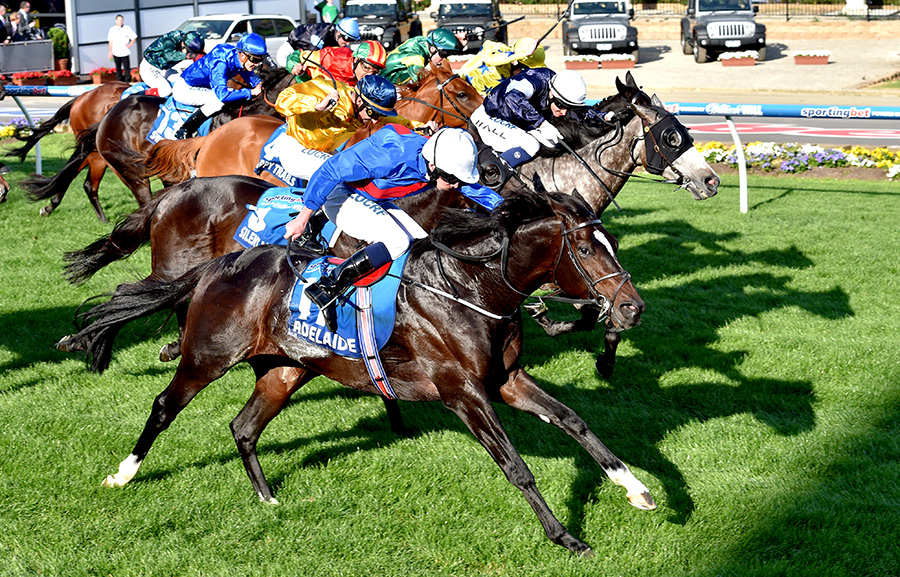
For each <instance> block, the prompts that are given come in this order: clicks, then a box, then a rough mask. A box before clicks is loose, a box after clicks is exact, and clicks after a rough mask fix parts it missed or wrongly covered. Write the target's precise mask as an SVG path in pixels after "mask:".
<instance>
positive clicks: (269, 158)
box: [255, 124, 303, 187]
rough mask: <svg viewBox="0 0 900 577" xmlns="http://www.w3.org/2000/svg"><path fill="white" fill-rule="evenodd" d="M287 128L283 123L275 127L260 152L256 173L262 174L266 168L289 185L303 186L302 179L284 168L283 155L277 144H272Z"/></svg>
mask: <svg viewBox="0 0 900 577" xmlns="http://www.w3.org/2000/svg"><path fill="white" fill-rule="evenodd" d="M286 130H287V124H282V125H281V126H279V127H278V128H276V129H275V132H273V133H272V136H270V137H269V139H268V140H267V141H266V144H265V145H264V146H263V147H262V150H261V151H260V153H259V162H258V163H257V164H256V170H255V172H256V174H262V171H264V170H265V171H266V172H268V173H269V174H271V175H272V176H274V177H275V178H277V179H279V180H280V181H281V182H283V183H285V184H286V185H288V186H293V187H299V186H303V180H302V179H300V178H298V177H296V176H294V175H293V174H291V173H290V172H288V171H287V170H285V169H284V166H282V164H281V156H280V155H279V154H278V151H277V150H276V149H275V146H273V145H272V143H273V142H275V139H276V138H278V137H279V136H281V135H282V134H284V133H285V131H286Z"/></svg>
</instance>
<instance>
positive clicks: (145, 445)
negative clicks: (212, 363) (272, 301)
mask: <svg viewBox="0 0 900 577" xmlns="http://www.w3.org/2000/svg"><path fill="white" fill-rule="evenodd" d="M186 365H187V363H184V362H182V363H181V364H180V365H179V367H178V370H177V371H176V372H175V377H174V378H173V379H172V382H171V383H169V386H168V387H166V390H164V391H163V392H162V393H160V394H159V396H157V397H156V399H154V400H153V407H152V408H151V410H150V417H149V418H148V419H147V423H146V424H145V425H144V430H143V431H142V432H141V436H140V437H138V441H137V444H135V446H134V449H133V450H132V451H131V454H130V455H128V458H127V459H125V460H124V461H122V462H121V463H120V464H119V470H118V471H117V472H116V473H114V474H112V475H109V476H107V477H106V480H104V481H103V486H104V487H123V486H124V485H126V484H127V483H128V482H129V481H131V480H132V479H133V478H134V476H135V475H137V472H138V469H139V468H140V466H141V463H143V462H144V459H145V458H146V457H147V453H149V452H150V448H151V447H152V446H153V442H154V441H155V440H156V438H157V437H158V436H159V435H160V434H161V433H162V432H163V431H165V430H166V429H168V428H169V425H171V424H172V421H174V420H175V417H177V416H178V413H180V412H181V410H182V409H184V408H185V407H186V406H187V404H188V403H190V402H191V399H193V398H194V397H195V396H196V395H197V393H199V392H200V391H201V390H203V388H204V387H206V385H208V384H209V383H211V382H212V381H214V380H215V379H217V378H219V377H220V376H222V374H223V373H224V369H223V370H222V371H218V372H216V373H210V372H209V371H208V370H207V369H205V368H204V367H199V366H190V367H188V366H186ZM225 368H227V366H226V367H225Z"/></svg>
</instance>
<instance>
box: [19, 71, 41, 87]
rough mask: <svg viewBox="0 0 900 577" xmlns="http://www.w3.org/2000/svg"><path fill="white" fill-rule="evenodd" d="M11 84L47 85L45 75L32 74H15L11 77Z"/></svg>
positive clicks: (34, 72) (37, 72) (35, 72)
mask: <svg viewBox="0 0 900 577" xmlns="http://www.w3.org/2000/svg"><path fill="white" fill-rule="evenodd" d="M12 81H13V84H15V85H16V86H40V85H43V84H46V83H47V73H46V72H39V71H36V70H35V71H32V72H16V73H14V74H13V75H12Z"/></svg>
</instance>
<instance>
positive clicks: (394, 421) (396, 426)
mask: <svg viewBox="0 0 900 577" xmlns="http://www.w3.org/2000/svg"><path fill="white" fill-rule="evenodd" d="M381 400H383V401H384V410H385V411H387V417H388V422H389V423H390V424H391V431H393V432H394V434H395V435H400V436H407V435H408V434H409V431H407V430H406V425H404V424H403V415H401V414H400V404H399V403H398V402H397V401H396V400H393V399H387V398H385V397H381Z"/></svg>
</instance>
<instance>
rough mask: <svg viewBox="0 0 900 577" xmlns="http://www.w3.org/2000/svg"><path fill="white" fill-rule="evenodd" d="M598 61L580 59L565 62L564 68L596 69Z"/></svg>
mask: <svg viewBox="0 0 900 577" xmlns="http://www.w3.org/2000/svg"><path fill="white" fill-rule="evenodd" d="M599 64H600V63H599V62H597V61H596V60H580V61H577V62H566V70H597V68H599Z"/></svg>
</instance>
